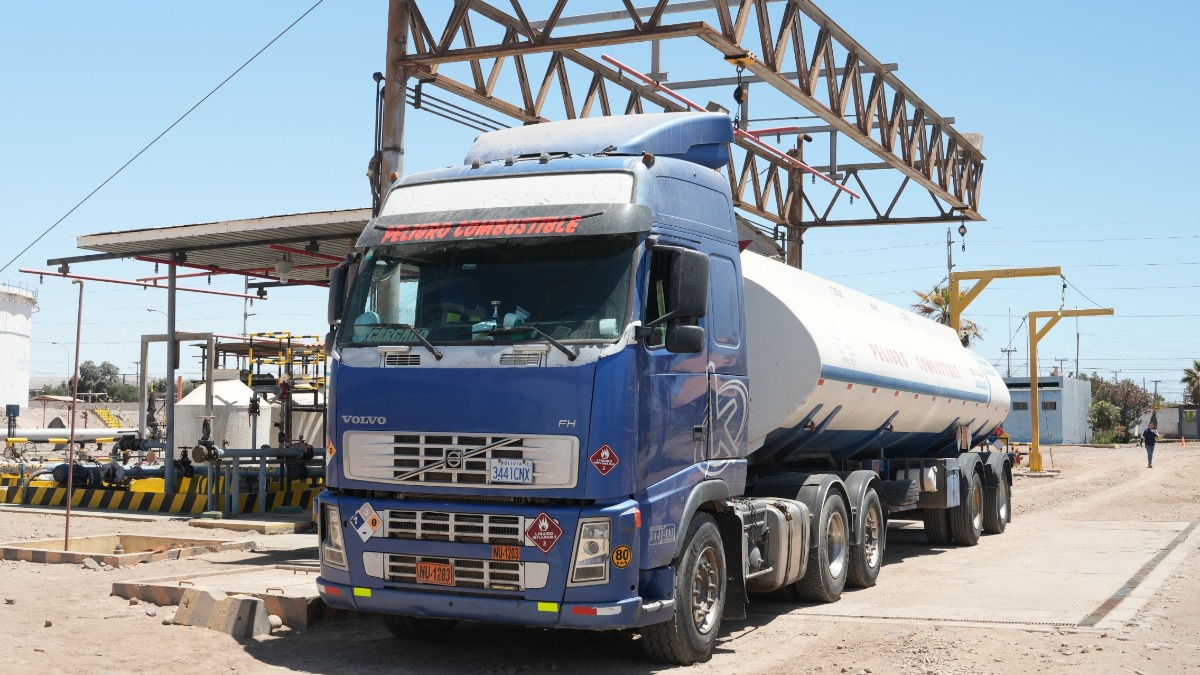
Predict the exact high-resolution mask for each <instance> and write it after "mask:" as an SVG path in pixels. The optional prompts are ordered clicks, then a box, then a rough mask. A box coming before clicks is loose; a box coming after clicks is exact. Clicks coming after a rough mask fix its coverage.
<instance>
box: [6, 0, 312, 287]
mask: <svg viewBox="0 0 1200 675" xmlns="http://www.w3.org/2000/svg"><path fill="white" fill-rule="evenodd" d="M322 2H325V0H317V3H316V4H315V5H313V6H312V7H309V8H308V10H307V11H305V12H304V13H303V14H301V15H300V17H299V18H298V19H296V20H295V21H293V22H292V23H290V24H288V27H287V28H284V29H283V31H282V32H280V33H279V35H276V36H275V37H274V38H272V39H271V41H270V42H268V43H267V44H266V45H265V46H264V47H263V48H262V49H260V50H258V51H257V52H255V53H254V56H251V57H250V58H249V59H247V60H246V62H245V63H243V64H242V65H240V66H238V68H237V70H235V71H233V72H232V73H230V75H229V77H227V78H225V79H224V80H221V83H220V84H218V85H217V86H216V87H213V90H212V91H210V92H208V93H207V94H205V95H204V98H202V99H200V100H199V101H197V102H196V104H195V105H193V106H192V107H191V108H188V110H187V112H185V113H183V114H182V115H180V117H179V119H177V120H175V121H174V122H172V123H171V126H169V127H167V128H166V129H163V131H162V133H160V134H159V135H157V136H155V137H154V140H152V141H150V142H149V143H147V144H146V147H144V148H142V149H141V150H138V151H137V154H136V155H134V156H133V157H130V158H129V161H127V162H125V163H124V164H122V165H121V168H119V169H117V170H116V171H114V172H113V173H112V175H111V176H109V177H108V178H105V179H104V182H103V183H101V184H99V185H97V186H96V189H94V190H92V191H91V192H89V193H88V194H87V196H86V197H84V198H83V199H81V200H79V203H78V204H76V205H75V206H72V207H71V210H70V211H67V212H66V213H65V214H63V217H62V218H59V219H58V220H56V221H54V224H53V225H51V226H50V227H48V228H46V230H45V231H44V232H42V233H41V234H39V235H38V236H37V239H34V240H33V241H32V242H30V243H29V245H28V246H26V247H25V248H23V249H21V252H20V253H18V254H16V255H15V256H13V258H12V260H9V261H8V262H6V263H4V267H0V272H3V271H4V270H6V269H8V266H9V265H11V264H13V263H14V262H16V261H17V258H20V257H21V256H23V255H25V253H26V252H27V251H28V250H29V249H31V248H33V247H34V245H36V244H37V243H38V242H39V241H41V240H42V237H45V236H46V235H48V234H50V232H52V231H53V230H54V228H56V227H58V226H59V225H60V224H61V223H62V221H64V220H66V219H67V217H68V216H70V215H71V214H72V213H75V210H76V209H78V208H79V207H81V206H83V204H84V202H86V201H87V200H89V199H91V198H92V195H94V194H96V193H97V192H99V191H100V189H101V188H103V187H104V186H105V185H108V182H109V181H111V180H112V179H114V178H116V177H117V175H118V174H120V173H121V172H122V171H124V170H125V167H127V166H129V165H130V164H133V162H134V160H136V159H137V158H138V157H141V156H142V153H144V152H146V151H147V150H149V149H150V146H152V145H154V144H155V143H157V142H158V140H159V139H160V138H162V137H163V136H166V135H167V132H169V131H171V130H172V129H174V128H175V125H177V124H179V123H180V122H182V121H183V119H184V118H185V117H187V116H188V115H190V114H192V111H193V110H195V109H196V108H199V107H200V104H201V103H204V102H205V101H207V100H208V98H209V97H210V96H212V95H213V94H215V93H217V90H218V89H220V88H221V87H224V86H225V83H226V82H229V81H230V80H232V79H233V78H234V76H235V75H237V74H238V73H240V72H242V69H243V68H245V67H246V66H248V65H250V63H251V62H252V61H254V59H257V58H258V57H259V55H260V54H262V53H263V52H265V51H267V48H268V47H270V46H271V45H273V44H275V41H276V40H278V39H279V38H281V37H283V35H284V33H287V32H288V31H289V30H291V29H292V27H293V26H295V25H296V24H298V23H300V20H301V19H303V18H304V17H306V16H308V15H309V12H312V11H313V10H314V9H316V8H317V6H318V5H320V4H321V3H322Z"/></svg>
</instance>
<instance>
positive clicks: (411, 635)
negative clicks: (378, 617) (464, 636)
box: [383, 614, 458, 640]
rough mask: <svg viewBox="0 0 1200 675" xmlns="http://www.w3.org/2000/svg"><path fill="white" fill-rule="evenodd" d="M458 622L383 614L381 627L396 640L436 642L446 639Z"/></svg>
mask: <svg viewBox="0 0 1200 675" xmlns="http://www.w3.org/2000/svg"><path fill="white" fill-rule="evenodd" d="M457 623H458V622H457V621H455V620H454V619H426V618H422V617H419V616H400V615H398V614H384V615H383V625H384V626H386V627H387V629H388V632H389V633H391V634H392V635H395V636H396V637H398V638H407V639H410V640H436V639H438V638H443V637H446V635H448V634H449V633H450V631H452V630H454V625H455V624H457Z"/></svg>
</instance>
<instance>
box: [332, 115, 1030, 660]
mask: <svg viewBox="0 0 1200 675" xmlns="http://www.w3.org/2000/svg"><path fill="white" fill-rule="evenodd" d="M732 138H733V134H732V123H731V120H730V119H729V118H728V117H727V116H725V115H722V114H716V113H714V114H707V113H676V114H657V115H632V116H617V117H605V118H598V119H583V120H572V121H566V122H554V123H547V124H540V125H536V126H528V127H523V128H518V129H510V130H504V131H498V132H492V133H487V134H484V135H482V136H480V137H479V138H478V139H477V140H476V142H475V144H474V145H473V146H472V147H471V149H470V150H469V151H468V154H467V156H466V159H465V161H464V163H463V164H462V165H461V166H454V167H450V168H446V169H440V170H435V171H429V172H425V173H420V174H415V175H411V176H406V177H404V178H402V179H401V180H398V181H396V182H395V183H394V184H393V185H392V186H391V188H390V190H389V191H388V193H387V194H386V197H385V200H384V202H383V204H382V206H381V208H380V211H379V214H378V216H377V217H375V218H374V219H372V220H371V221H370V222H369V223H368V224H367V226H366V228H365V230H364V231H363V233H362V235H361V237H360V238H359V240H358V242H357V247H356V252H355V253H354V254H353V255H351V256H350V257H349V258H348V259H347V260H346V261H345V262H344V263H343V264H341V265H339V266H338V268H337V269H336V270H334V271H333V273H332V274H331V283H330V300H329V322H330V324H331V327H332V333H331V336H330V339H329V343H328V344H329V347H330V350H331V357H332V366H331V370H330V374H331V377H330V382H331V383H330V389H329V420H330V425H329V429H330V432H329V437H328V439H327V441H326V443H327V461H328V468H327V474H326V475H327V478H326V481H327V484H328V489H327V490H326V491H324V492H323V493H322V494H321V495H320V496H319V498H318V499H317V500H316V503H315V505H314V509H315V511H316V517H317V521H318V524H319V537H320V554H321V575H320V579H319V582H318V586H319V590H320V593H321V596H322V598H323V599H324V601H325V602H326V603H327V604H329V605H330V606H333V607H339V608H346V609H353V610H358V611H361V612H372V613H378V614H381V615H383V618H384V621H385V624H386V625H387V627H388V628H389V630H391V632H393V633H394V634H396V635H397V636H400V637H403V638H414V639H431V638H438V637H442V636H444V635H446V634H447V633H449V632H450V631H451V630H452V629H453V627H454V625H455V623H456V621H460V620H467V621H482V622H494V623H508V624H519V625H526V626H540V627H558V628H578V629H590V630H610V629H628V628H638V629H640V631H639V632H640V636H641V637H640V640H641V642H642V643H643V644H644V646H645V649H646V652H647V654H648V655H649V656H650V657H651V658H652V659H654V660H657V661H662V662H667V663H678V664H687V663H694V662H697V661H703V660H706V659H707V658H709V656H710V655H711V653H712V648H713V643H714V641H715V640H716V638H717V636H718V634H719V631H720V626H721V621H722V619H723V618H740V617H744V616H745V613H746V608H747V605H748V603H750V602H752V599H753V596H754V595H755V594H759V593H765V592H771V591H779V590H783V592H785V593H789V594H791V595H793V596H794V597H796V598H799V599H805V600H810V601H811V600H815V601H823V602H832V601H835V600H837V599H838V597H839V596H840V594H841V592H842V589H843V588H844V587H846V586H847V585H851V586H857V587H865V586H871V585H874V583H875V580H876V578H877V577H878V574H879V572H880V568H881V566H882V563H883V556H884V549H885V545H886V536H887V523H888V521H889V520H891V519H915V520H919V521H922V522H923V523H924V527H925V532H926V535H927V537H928V538H929V540H930V541H931V542H934V543H938V544H949V543H955V544H959V545H974V544H976V543H977V542H978V541H979V539H980V536H981V534H982V533H983V532H985V531H986V532H993V533H999V532H1002V531H1003V530H1004V527H1005V523H1007V522H1008V519H1009V513H1010V512H1009V503H1010V485H1011V458H1010V457H1009V456H1008V455H1007V454H1004V453H995V452H988V451H986V450H981V449H980V447H981V446H980V445H979V443H980V442H981V441H982V439H984V438H985V437H986V436H987V434H988V432H990V431H991V430H992V429H993V428H994V427H995V426H996V425H997V424H998V423H999V422H1000V421H1001V420H1003V419H1004V417H1005V415H1006V414H1007V412H1008V405H1009V399H1008V393H1007V390H1006V388H1005V387H1004V385H1003V382H1002V381H1001V380H1000V378H999V376H998V375H997V373H996V372H995V370H994V369H993V368H992V367H991V365H990V364H988V362H987V361H985V360H983V359H982V358H980V357H978V356H976V355H974V354H973V353H971V352H970V351H968V350H966V349H965V348H963V346H962V345H961V344H960V342H959V339H958V337H957V336H956V335H955V334H954V332H953V331H952V330H951V329H949V328H947V327H945V326H942V325H939V324H936V323H934V322H931V321H928V320H925V319H922V318H920V317H918V316H916V315H914V314H913V313H912V312H909V311H906V310H903V309H900V308H897V307H893V306H889V305H886V304H884V303H882V302H879V301H876V300H874V299H872V298H869V297H867V296H865V295H862V294H860V293H858V292H856V291H853V290H851V289H849V288H846V287H843V286H840V285H838V284H834V283H831V282H829V281H827V280H824V279H821V278H819V277H816V276H814V275H811V274H808V273H805V272H803V271H800V270H797V269H794V268H791V267H788V266H786V265H784V264H783V263H781V262H779V261H778V260H774V259H771V257H770V255H761V254H759V253H754V252H752V251H750V250H743V248H744V247H745V245H746V243H747V241H746V233H745V231H741V232H740V231H739V227H738V223H737V220H736V218H735V216H734V208H733V204H732V201H731V197H730V190H729V185H728V179H727V178H725V177H724V176H723V175H721V174H720V173H718V171H716V169H718V168H721V167H724V166H726V164H727V163H728V160H729V155H728V152H729V149H728V148H729V143H730V142H731V141H732Z"/></svg>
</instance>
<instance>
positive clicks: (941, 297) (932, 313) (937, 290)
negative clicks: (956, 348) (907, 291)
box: [912, 285, 983, 347]
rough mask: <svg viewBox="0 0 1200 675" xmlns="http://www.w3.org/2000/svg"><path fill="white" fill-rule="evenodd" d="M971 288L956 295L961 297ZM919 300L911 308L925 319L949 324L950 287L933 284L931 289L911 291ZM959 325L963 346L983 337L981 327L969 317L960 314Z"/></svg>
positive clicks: (967, 345) (944, 324) (945, 324)
mask: <svg viewBox="0 0 1200 675" xmlns="http://www.w3.org/2000/svg"><path fill="white" fill-rule="evenodd" d="M970 290H971V289H969V288H968V289H964V290H959V292H958V297H959V299H962V297H963V296H965V295H966V294H967V293H968V292H969V291H970ZM913 293H915V294H916V296H917V297H918V298H920V300H919V301H918V302H916V303H914V304H913V306H912V310H913V311H914V312H916V313H917V314H920V315H921V316H923V317H925V318H926V319H933V320H934V321H936V322H938V323H940V324H942V325H943V326H949V325H950V287H949V286H941V285H939V286H935V287H934V289H933V290H932V291H928V292H927V291H913ZM958 322H959V327H960V328H961V329H962V331H963V333H964V335H965V337H962V343H963V346H964V347H969V346H971V343H972V342H978V341H979V340H982V339H983V329H982V328H980V327H979V324H977V323H975V322H974V321H971V320H969V319H964V318H962V317H961V316H960V317H959V319H958Z"/></svg>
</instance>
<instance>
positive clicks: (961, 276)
mask: <svg viewBox="0 0 1200 675" xmlns="http://www.w3.org/2000/svg"><path fill="white" fill-rule="evenodd" d="M1061 274H1062V268H1061V267H1016V268H1006V269H982V270H974V271H952V273H950V298H949V300H950V328H953V329H954V331H955V333H958V334H959V336H960V337H961V330H962V325H961V322H962V310H965V309H967V305H970V304H971V303H972V301H973V300H974V299H976V298H978V297H979V293H983V289H984V288H986V287H988V283H990V282H991V280H992V279H1018V277H1024V276H1058V275H1061ZM967 279H973V280H976V281H977V283H976V285H974V286H972V287H971V289H970V291H967V292H966V293H965V294H964V295H962V297H961V298H959V281H962V280H967Z"/></svg>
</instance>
